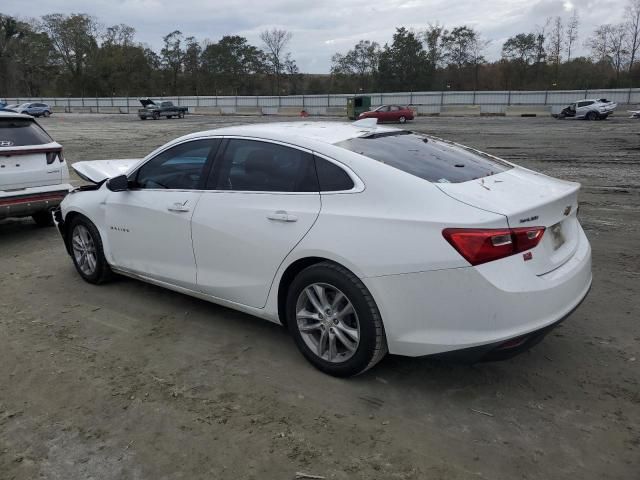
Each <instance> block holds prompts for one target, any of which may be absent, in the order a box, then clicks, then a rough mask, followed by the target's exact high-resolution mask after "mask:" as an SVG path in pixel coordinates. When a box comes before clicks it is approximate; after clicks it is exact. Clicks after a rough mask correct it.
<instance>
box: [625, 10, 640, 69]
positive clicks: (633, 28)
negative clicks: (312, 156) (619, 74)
mask: <svg viewBox="0 0 640 480" xmlns="http://www.w3.org/2000/svg"><path fill="white" fill-rule="evenodd" d="M626 14H627V15H626V17H627V22H626V24H625V27H626V33H627V50H628V51H629V72H630V71H631V69H632V68H633V64H634V63H635V61H636V57H637V56H638V53H640V52H639V50H640V0H629V3H628V4H627V10H626Z"/></svg>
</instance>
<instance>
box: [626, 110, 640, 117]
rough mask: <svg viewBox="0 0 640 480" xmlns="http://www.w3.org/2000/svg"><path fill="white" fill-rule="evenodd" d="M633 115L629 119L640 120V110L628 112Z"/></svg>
mask: <svg viewBox="0 0 640 480" xmlns="http://www.w3.org/2000/svg"><path fill="white" fill-rule="evenodd" d="M627 112H629V113H630V114H631V115H630V116H629V118H640V110H627Z"/></svg>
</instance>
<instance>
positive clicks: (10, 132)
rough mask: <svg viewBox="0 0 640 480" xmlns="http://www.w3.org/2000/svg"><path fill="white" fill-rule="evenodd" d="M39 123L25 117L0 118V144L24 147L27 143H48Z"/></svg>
mask: <svg viewBox="0 0 640 480" xmlns="http://www.w3.org/2000/svg"><path fill="white" fill-rule="evenodd" d="M52 141H53V140H51V137H50V136H49V135H47V132H45V131H44V130H43V129H42V128H41V127H40V125H38V124H37V123H36V122H34V121H33V120H29V119H26V118H0V145H2V146H7V147H24V146H27V145H43V144H45V143H50V142H52Z"/></svg>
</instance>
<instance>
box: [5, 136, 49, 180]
mask: <svg viewBox="0 0 640 480" xmlns="http://www.w3.org/2000/svg"><path fill="white" fill-rule="evenodd" d="M60 155H62V147H60V145H59V144H57V143H55V142H51V143H49V144H45V145H38V146H36V147H30V146H26V147H25V146H20V147H8V148H6V147H5V148H2V147H0V190H3V191H12V190H20V189H24V188H30V187H44V186H47V185H57V184H59V183H61V181H62V165H61V163H62V162H61V161H60V157H59V156H60ZM48 156H49V157H50V160H51V161H50V163H47V157H48Z"/></svg>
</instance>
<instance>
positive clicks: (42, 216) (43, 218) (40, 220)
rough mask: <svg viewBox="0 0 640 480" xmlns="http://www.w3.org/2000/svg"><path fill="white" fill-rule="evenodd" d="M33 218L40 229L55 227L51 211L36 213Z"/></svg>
mask: <svg viewBox="0 0 640 480" xmlns="http://www.w3.org/2000/svg"><path fill="white" fill-rule="evenodd" d="M31 218H33V221H34V222H36V225H38V226H39V227H51V226H52V225H53V215H52V214H51V212H50V211H49V210H42V211H41V212H37V213H34V214H33V215H31Z"/></svg>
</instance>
